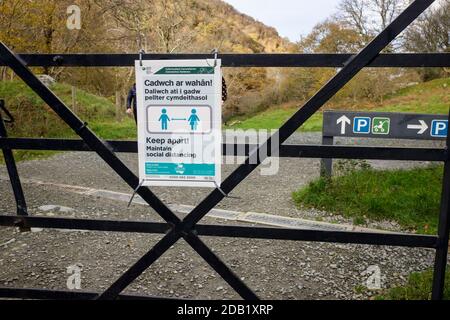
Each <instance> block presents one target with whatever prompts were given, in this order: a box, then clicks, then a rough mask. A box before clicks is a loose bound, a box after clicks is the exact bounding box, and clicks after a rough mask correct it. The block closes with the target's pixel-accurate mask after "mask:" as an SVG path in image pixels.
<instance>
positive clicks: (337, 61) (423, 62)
mask: <svg viewBox="0 0 450 320" xmlns="http://www.w3.org/2000/svg"><path fill="white" fill-rule="evenodd" d="M18 56H19V58H20V59H21V60H22V61H23V62H24V64H25V65H27V66H28V67H134V61H135V60H139V55H137V54H18ZM354 56H356V54H348V53H338V54H335V53H311V54H289V53H258V54H234V53H222V54H218V56H217V57H218V58H220V59H222V66H223V67H281V68H285V67H286V68H287V67H304V68H313V67H329V68H342V67H344V66H345V63H346V62H347V61H348V60H350V59H351V58H352V57H354ZM207 58H211V55H210V54H209V55H208V54H183V53H171V54H144V55H142V59H144V60H167V59H207ZM0 66H7V64H5V63H4V62H3V63H2V61H0ZM367 67H374V68H381V67H404V68H412V67H450V61H449V60H448V53H382V54H379V55H378V56H377V57H376V58H375V59H374V60H373V61H371V62H370V63H369V64H368V65H367Z"/></svg>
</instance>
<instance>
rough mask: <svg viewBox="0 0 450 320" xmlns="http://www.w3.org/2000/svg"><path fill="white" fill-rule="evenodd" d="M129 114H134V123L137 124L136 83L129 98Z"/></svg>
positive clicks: (129, 93)
mask: <svg viewBox="0 0 450 320" xmlns="http://www.w3.org/2000/svg"><path fill="white" fill-rule="evenodd" d="M127 114H133V116H134V121H135V122H136V123H137V110H136V83H134V84H133V86H132V87H131V89H130V91H129V92H128V96H127Z"/></svg>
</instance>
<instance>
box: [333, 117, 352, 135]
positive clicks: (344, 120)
mask: <svg viewBox="0 0 450 320" xmlns="http://www.w3.org/2000/svg"><path fill="white" fill-rule="evenodd" d="M336 123H337V124H341V134H345V124H350V119H349V118H347V117H346V116H345V115H343V116H342V117H340V118H339V119H337V121H336Z"/></svg>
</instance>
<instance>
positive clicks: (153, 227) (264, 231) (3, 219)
mask: <svg viewBox="0 0 450 320" xmlns="http://www.w3.org/2000/svg"><path fill="white" fill-rule="evenodd" d="M24 223H26V224H27V225H28V226H30V227H32V228H51V229H66V230H67V229H69V230H70V229H72V230H90V231H112V232H130V233H154V234H165V233H167V232H168V231H169V230H170V226H168V225H167V224H166V223H160V222H148V221H130V220H126V221H125V220H122V221H117V220H98V219H78V218H61V217H36V216H27V217H22V216H13V215H0V226H8V227H20V226H21V225H22V224H24ZM195 230H196V231H197V234H198V235H200V236H213V237H229V238H235V237H236V238H253V239H274V240H291V241H313V242H336V243H353V244H370V245H385V246H399V247H422V248H437V247H438V237H436V236H429V235H417V234H405V233H393V232H386V233H383V232H356V231H326V230H303V229H285V228H273V227H245V226H224V225H206V224H198V225H196V226H195Z"/></svg>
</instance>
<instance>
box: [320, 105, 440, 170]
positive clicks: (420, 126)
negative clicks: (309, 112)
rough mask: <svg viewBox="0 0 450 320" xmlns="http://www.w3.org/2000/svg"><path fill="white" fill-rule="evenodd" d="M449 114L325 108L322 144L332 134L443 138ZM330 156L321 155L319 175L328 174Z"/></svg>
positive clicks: (371, 136) (329, 139)
mask: <svg viewBox="0 0 450 320" xmlns="http://www.w3.org/2000/svg"><path fill="white" fill-rule="evenodd" d="M447 131H448V116H447V115H433V114H418V113H393V112H351V111H325V112H324V113H323V129H322V144H323V145H333V143H334V137H356V138H384V139H414V140H417V139H421V140H444V139H445V138H446V137H447ZM332 161H333V160H332V159H322V162H321V176H331V171H332V164H333V163H332Z"/></svg>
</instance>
